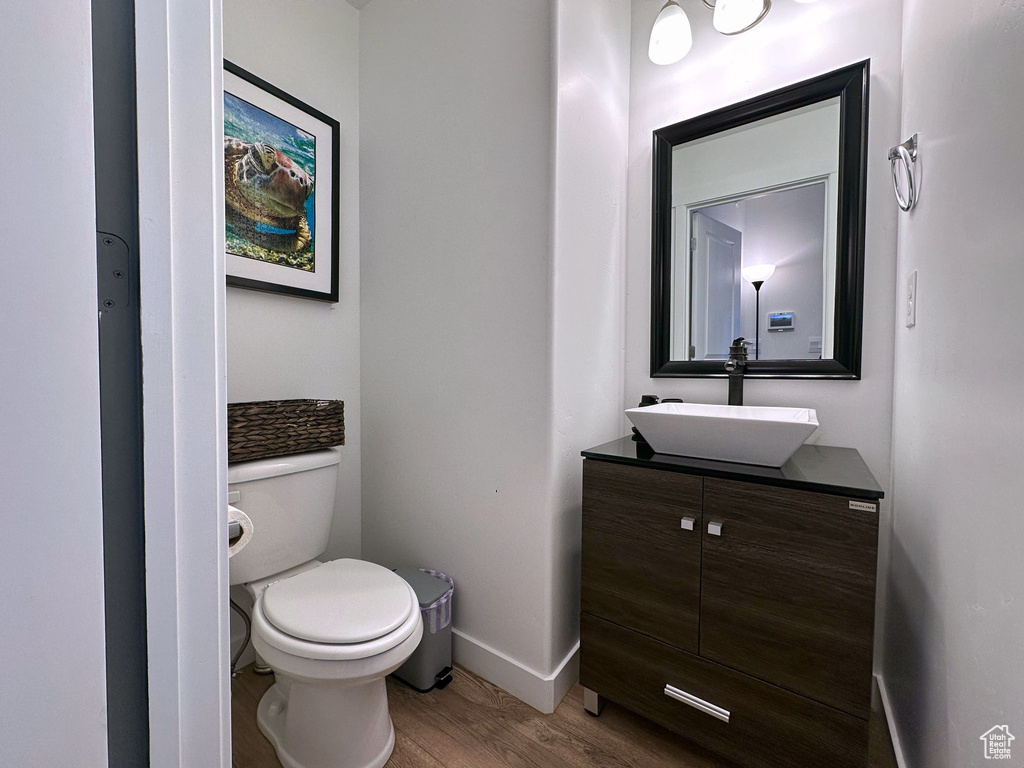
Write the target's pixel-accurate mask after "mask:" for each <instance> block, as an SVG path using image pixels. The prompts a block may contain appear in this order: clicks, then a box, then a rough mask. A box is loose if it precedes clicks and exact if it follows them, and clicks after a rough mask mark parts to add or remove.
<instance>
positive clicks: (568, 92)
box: [551, 0, 630, 661]
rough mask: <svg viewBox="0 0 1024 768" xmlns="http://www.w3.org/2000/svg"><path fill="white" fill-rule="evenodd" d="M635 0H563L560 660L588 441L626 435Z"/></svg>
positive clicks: (556, 360)
mask: <svg viewBox="0 0 1024 768" xmlns="http://www.w3.org/2000/svg"><path fill="white" fill-rule="evenodd" d="M629 29H630V6H629V1H628V0H559V2H558V3H557V7H556V22H555V34H556V40H555V53H556V59H555V60H556V70H557V80H556V83H557V87H558V93H557V100H556V109H555V178H554V180H555V186H554V228H553V233H554V249H553V260H552V285H551V297H552V298H551V302H552V318H553V325H552V329H551V334H552V352H551V361H552V363H551V364H552V392H551V398H552V403H553V408H552V425H551V436H552V447H551V461H552V465H551V471H552V478H553V486H554V492H555V497H554V514H555V526H554V539H553V545H554V547H553V550H552V556H553V559H554V574H553V580H552V590H553V595H552V599H553V603H552V605H553V610H554V625H553V631H554V645H553V649H554V660H555V661H557V660H558V659H561V658H562V657H563V656H564V654H565V653H568V652H569V650H570V649H571V648H572V647H573V646H574V645H575V644H576V642H577V640H578V638H579V608H580V606H579V599H580V598H579V591H580V585H579V581H580V536H581V528H580V525H581V509H580V504H581V489H582V483H583V478H582V473H583V461H582V459H581V458H580V451H581V450H583V449H585V448H589V447H592V446H595V445H598V444H600V443H603V442H607V441H608V440H613V439H615V438H617V437H620V436H621V435H620V421H621V415H620V413H619V408H618V405H619V403H621V402H622V380H623V367H622V364H623V357H622V342H623V334H624V325H623V320H624V318H623V305H624V300H625V280H624V270H625V258H624V257H625V248H626V175H627V165H626V149H627V146H628V140H629Z"/></svg>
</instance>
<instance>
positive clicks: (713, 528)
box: [708, 522, 722, 536]
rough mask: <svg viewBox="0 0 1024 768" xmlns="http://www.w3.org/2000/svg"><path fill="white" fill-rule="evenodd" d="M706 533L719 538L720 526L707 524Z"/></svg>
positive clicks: (720, 533) (719, 524)
mask: <svg viewBox="0 0 1024 768" xmlns="http://www.w3.org/2000/svg"><path fill="white" fill-rule="evenodd" d="M708 533H709V534H711V535H712V536H721V535H722V524H721V523H718V522H715V523H708Z"/></svg>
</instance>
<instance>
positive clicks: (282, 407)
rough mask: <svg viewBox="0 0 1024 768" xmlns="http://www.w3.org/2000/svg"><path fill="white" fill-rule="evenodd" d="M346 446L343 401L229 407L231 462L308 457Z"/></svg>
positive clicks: (231, 405)
mask: <svg viewBox="0 0 1024 768" xmlns="http://www.w3.org/2000/svg"><path fill="white" fill-rule="evenodd" d="M344 444H345V403H343V402H342V401H341V400H264V401H261V402H256V403H231V404H229V405H228V462H229V463H234V462H236V461H252V460H253V459H267V458H271V457H273V456H289V455H291V454H295V453H308V452H309V451H319V450H322V449H324V448H330V447H331V446H332V445H344Z"/></svg>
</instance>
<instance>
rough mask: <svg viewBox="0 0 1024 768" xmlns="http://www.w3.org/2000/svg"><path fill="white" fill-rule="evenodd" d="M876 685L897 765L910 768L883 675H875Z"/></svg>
mask: <svg viewBox="0 0 1024 768" xmlns="http://www.w3.org/2000/svg"><path fill="white" fill-rule="evenodd" d="M875 683H876V684H877V685H878V695H879V697H881V699H882V711H883V712H885V722H886V723H887V724H888V726H889V736H890V737H891V738H892V751H893V752H894V753H895V755H896V765H897V766H899V768H908V767H907V761H906V759H905V758H904V757H903V744H902V743H901V742H900V732H899V731H898V730H897V729H896V719H895V717H894V710H893V708H892V704H891V703H890V701H889V691H888V689H887V688H886V687H885V679H884V678H883V677H882V676H881V675H875Z"/></svg>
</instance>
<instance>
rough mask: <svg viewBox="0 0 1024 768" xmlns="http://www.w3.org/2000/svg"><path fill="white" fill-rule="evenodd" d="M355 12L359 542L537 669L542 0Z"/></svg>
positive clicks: (543, 430)
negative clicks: (432, 582)
mask: <svg viewBox="0 0 1024 768" xmlns="http://www.w3.org/2000/svg"><path fill="white" fill-rule="evenodd" d="M361 14H362V17H361V20H360V26H361V34H360V38H361V55H362V62H361V64H362V68H361V80H360V92H361V105H360V115H361V123H360V127H361V133H362V137H363V143H362V153H361V166H362V167H361V169H360V170H361V173H362V187H361V204H362V211H363V216H362V232H363V239H362V244H361V246H362V259H363V281H362V312H363V346H362V350H363V403H364V414H363V416H364V420H365V425H366V435H365V439H364V441H363V466H364V474H363V552H364V555H365V556H366V557H367V558H369V559H371V560H376V561H379V562H381V563H384V564H387V565H402V564H410V565H421V566H430V567H435V568H440V569H441V570H444V571H445V572H447V573H449V574H450V575H451V576H452V577H453V578H454V579H455V582H456V584H457V595H456V603H455V627H456V629H457V630H459V631H460V632H463V633H465V634H468V635H470V636H471V637H473V638H475V639H476V640H478V641H480V642H482V643H485V644H487V645H489V646H491V647H494V648H497V649H500V650H501V651H502V652H503V653H505V654H507V655H509V656H511V657H512V658H514V659H516V660H518V661H520V662H521V663H522V664H524V665H526V666H527V667H530V668H532V669H535V670H541V671H548V670H550V663H551V655H552V654H551V648H550V644H549V643H546V642H545V638H548V637H550V635H551V611H550V604H549V603H547V602H546V601H545V600H544V598H543V596H539V595H538V594H537V592H538V591H544V590H546V589H547V588H548V587H547V586H546V584H547V581H548V579H547V575H548V574H549V573H550V572H551V566H550V549H549V548H550V546H551V541H550V531H551V524H552V521H551V516H550V510H549V509H548V508H547V507H546V498H547V496H546V494H547V487H546V481H547V466H548V460H549V457H548V452H549V445H548V437H549V433H548V427H549V425H550V419H549V411H548V402H549V392H550V375H551V374H550V360H549V354H550V348H549V341H548V340H549V336H550V327H551V317H550V308H549V303H548V292H549V254H550V247H551V243H550V226H549V220H550V211H551V204H552V195H551V182H550V179H551V155H552V149H553V137H552V124H553V121H552V115H551V109H550V104H551V99H552V75H553V70H552V61H551V29H550V9H549V4H548V3H547V2H545V0H527V1H526V2H522V3H517V4H509V3H507V2H503V1H502V0H444V1H443V2H434V3H420V2H415V0H374V2H372V3H370V4H369V5H367V6H366V8H364V9H363V10H362V11H361ZM498 31H500V34H498V33H497V32H498Z"/></svg>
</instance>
